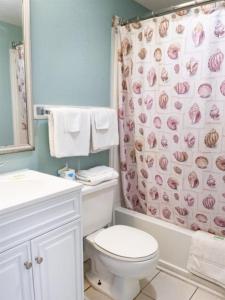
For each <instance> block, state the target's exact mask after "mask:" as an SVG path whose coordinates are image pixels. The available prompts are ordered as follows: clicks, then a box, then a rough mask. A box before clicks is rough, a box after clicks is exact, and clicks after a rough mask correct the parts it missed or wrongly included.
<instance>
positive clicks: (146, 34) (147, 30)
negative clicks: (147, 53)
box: [144, 26, 153, 43]
mask: <svg viewBox="0 0 225 300" xmlns="http://www.w3.org/2000/svg"><path fill="white" fill-rule="evenodd" d="M144 37H145V39H146V42H148V43H149V42H151V40H152V37H153V29H152V28H151V27H150V26H147V27H146V28H145V30H144Z"/></svg>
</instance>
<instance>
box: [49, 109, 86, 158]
mask: <svg viewBox="0 0 225 300" xmlns="http://www.w3.org/2000/svg"><path fill="white" fill-rule="evenodd" d="M48 125H49V126H48V127H49V146H50V154H51V156H53V157H57V158H61V157H71V156H87V155H89V151H90V111H89V110H87V109H81V108H53V109H51V112H50V115H49V118H48Z"/></svg>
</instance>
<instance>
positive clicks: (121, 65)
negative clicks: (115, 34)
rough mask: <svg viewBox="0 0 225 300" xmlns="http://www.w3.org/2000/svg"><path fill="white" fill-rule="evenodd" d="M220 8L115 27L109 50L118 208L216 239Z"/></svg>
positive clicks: (223, 28)
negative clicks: (113, 50)
mask: <svg viewBox="0 0 225 300" xmlns="http://www.w3.org/2000/svg"><path fill="white" fill-rule="evenodd" d="M198 9H199V8H198ZM200 9H202V8H201V7H200ZM224 9H225V8H223V7H222V5H217V6H216V7H215V6H214V7H213V6H212V7H205V8H204V11H203V9H202V11H200V12H199V13H196V12H195V9H194V10H192V9H190V14H188V17H187V16H186V15H185V14H186V13H188V12H187V11H184V12H183V11H181V12H179V16H178V13H173V14H171V15H169V16H165V17H160V18H158V19H157V20H152V19H151V20H149V21H144V22H142V21H141V22H134V23H133V24H128V25H126V26H123V27H122V28H119V27H118V31H119V32H120V37H121V43H120V45H119V47H118V48H119V49H118V50H117V64H118V68H117V71H118V75H119V76H118V77H117V78H118V83H119V84H118V107H119V109H118V124H119V132H120V170H121V179H122V187H123V193H124V200H125V205H126V207H127V208H129V209H132V210H135V211H137V212H140V213H144V214H147V215H150V216H153V217H157V218H162V219H164V220H165V221H169V222H173V223H175V224H177V225H178V226H183V227H185V228H190V229H192V230H205V231H206V232H210V233H213V234H217V235H223V236H225V215H224V214H225V187H224V186H225V152H224V145H225V144H224V143H225V123H224V116H225V115H224V114H225V106H224V97H225V77H223V73H224V70H225V65H224V54H225V50H224V49H225V48H224V41H225V21H224V20H223V18H222V17H221V16H223V14H224V13H221V14H220V13H218V14H217V13H215V14H214V13H213V11H214V10H218V11H219V12H220V10H224ZM204 14H207V16H204ZM187 18H188V21H187ZM209 24H210V26H209Z"/></svg>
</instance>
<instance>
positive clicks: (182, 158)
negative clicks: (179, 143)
mask: <svg viewBox="0 0 225 300" xmlns="http://www.w3.org/2000/svg"><path fill="white" fill-rule="evenodd" d="M173 156H174V157H175V159H176V160H177V161H179V162H185V161H187V160H188V154H187V152H179V151H177V152H175V153H174V154H173Z"/></svg>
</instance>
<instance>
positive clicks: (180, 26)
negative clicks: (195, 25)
mask: <svg viewBox="0 0 225 300" xmlns="http://www.w3.org/2000/svg"><path fill="white" fill-rule="evenodd" d="M184 29H185V27H184V25H182V24H178V25H177V27H176V33H178V34H182V33H183V32H184Z"/></svg>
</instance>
